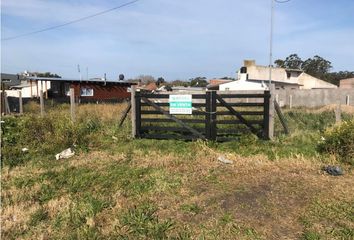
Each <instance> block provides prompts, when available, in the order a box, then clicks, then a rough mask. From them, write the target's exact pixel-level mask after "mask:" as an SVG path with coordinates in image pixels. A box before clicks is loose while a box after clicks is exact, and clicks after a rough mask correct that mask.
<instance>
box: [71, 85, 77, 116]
mask: <svg viewBox="0 0 354 240" xmlns="http://www.w3.org/2000/svg"><path fill="white" fill-rule="evenodd" d="M70 115H71V121H73V122H75V119H76V116H75V89H74V88H70Z"/></svg>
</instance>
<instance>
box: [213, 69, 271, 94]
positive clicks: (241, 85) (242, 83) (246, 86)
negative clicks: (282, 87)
mask: <svg viewBox="0 0 354 240" xmlns="http://www.w3.org/2000/svg"><path fill="white" fill-rule="evenodd" d="M214 86H215V85H214ZM267 89H268V86H267V84H265V83H264V82H263V81H260V82H251V81H249V79H248V75H247V73H241V74H239V79H238V80H236V81H231V82H226V83H221V84H219V89H218V90H220V91H232V90H241V91H247V90H261V91H264V90H267Z"/></svg>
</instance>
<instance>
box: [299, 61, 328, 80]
mask: <svg viewBox="0 0 354 240" xmlns="http://www.w3.org/2000/svg"><path fill="white" fill-rule="evenodd" d="M331 68H332V65H331V62H330V61H328V60H326V59H324V58H322V57H320V56H318V55H316V56H314V57H313V58H308V59H307V60H306V61H305V62H303V64H302V69H303V70H304V72H306V73H307V74H310V75H311V76H314V77H317V78H320V79H324V77H325V75H326V74H328V73H329V71H330V70H331Z"/></svg>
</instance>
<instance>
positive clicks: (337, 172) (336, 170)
mask: <svg viewBox="0 0 354 240" xmlns="http://www.w3.org/2000/svg"><path fill="white" fill-rule="evenodd" d="M322 170H323V171H325V172H327V173H328V174H330V175H332V176H341V175H343V174H344V173H343V170H342V168H341V167H338V166H325V167H323V168H322Z"/></svg>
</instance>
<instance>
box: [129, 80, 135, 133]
mask: <svg viewBox="0 0 354 240" xmlns="http://www.w3.org/2000/svg"><path fill="white" fill-rule="evenodd" d="M135 92H136V85H131V87H130V102H131V106H132V108H131V120H132V137H133V138H135V135H136V116H135V114H136V110H135V109H136V106H135Z"/></svg>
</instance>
